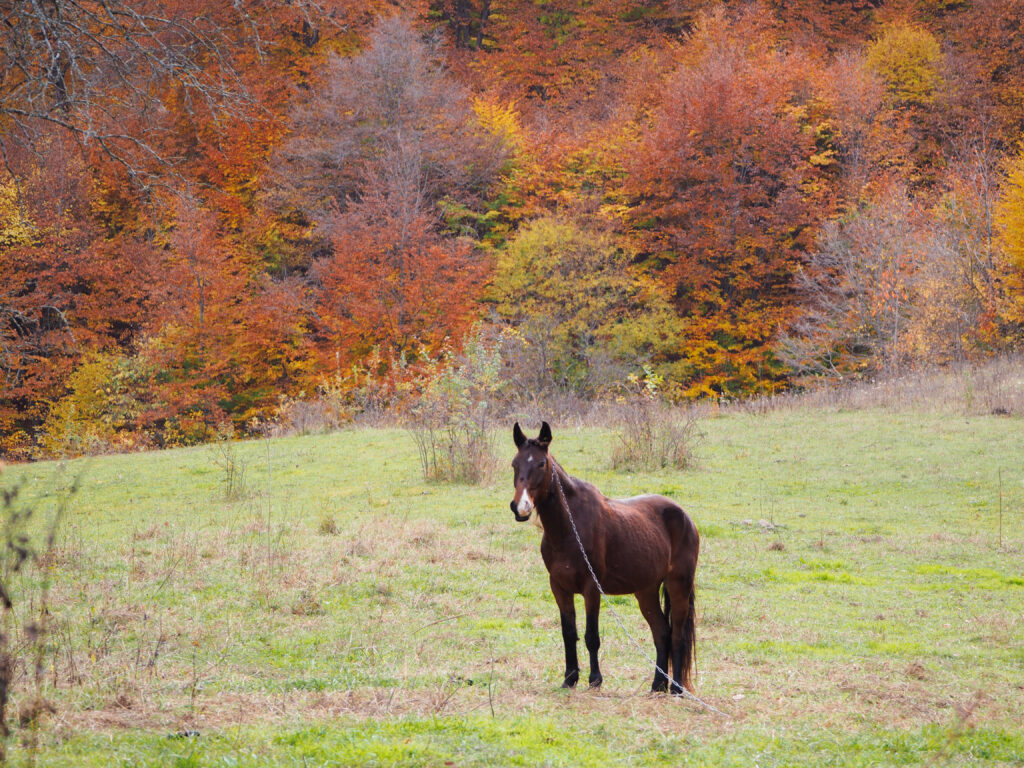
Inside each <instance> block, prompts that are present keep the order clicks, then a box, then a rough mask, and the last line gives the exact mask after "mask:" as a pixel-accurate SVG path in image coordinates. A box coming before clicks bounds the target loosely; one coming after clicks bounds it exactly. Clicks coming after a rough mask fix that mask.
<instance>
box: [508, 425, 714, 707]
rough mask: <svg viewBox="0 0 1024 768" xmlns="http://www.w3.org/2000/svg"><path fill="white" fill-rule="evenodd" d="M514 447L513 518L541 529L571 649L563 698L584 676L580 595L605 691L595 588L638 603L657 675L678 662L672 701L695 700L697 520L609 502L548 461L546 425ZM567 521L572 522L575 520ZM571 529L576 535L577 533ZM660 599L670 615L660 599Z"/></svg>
mask: <svg viewBox="0 0 1024 768" xmlns="http://www.w3.org/2000/svg"><path fill="white" fill-rule="evenodd" d="M512 439H513V440H514V441H515V444H516V448H518V449H519V452H518V453H517V454H516V457H515V459H513V461H512V468H513V470H514V472H515V475H514V483H515V497H514V499H513V500H512V504H511V507H512V513H513V514H514V515H515V518H516V520H518V521H519V522H525V521H527V520H529V519H530V517H531V515H532V514H533V513H534V512H536V516H535V518H534V521H535V522H536V523H537V524H538V525H539V526H540V527H541V528H542V529H543V531H544V536H543V538H542V539H541V542H540V553H541V557H543V558H544V565H546V566H547V569H548V574H549V577H550V582H551V591H552V593H553V594H554V596H555V603H556V604H557V605H558V610H559V612H560V613H561V618H562V639H563V640H564V641H565V681H564V682H563V683H562V686H563V687H564V688H571V687H573V686H575V685H576V682H577V681H578V680H579V676H580V665H579V660H578V658H577V656H576V643H577V641H578V640H579V637H578V635H577V634H576V605H575V598H574V596H575V595H577V594H582V595H583V603H584V607H585V609H586V613H587V627H586V631H585V632H584V635H583V637H584V640H585V642H586V644H587V650H588V651H589V652H590V686H591V687H592V688H596V687H597V686H599V685H601V680H602V678H601V670H600V667H599V666H598V663H597V650H598V648H599V647H600V645H601V640H600V638H599V636H598V628H597V617H598V612H599V610H600V608H601V593H600V590H599V589H598V586H597V584H595V583H594V577H593V576H592V575H591V573H590V570H589V569H588V568H587V562H586V561H585V560H584V557H583V555H582V553H581V551H580V543H579V541H582V543H583V549H584V550H585V551H586V557H587V560H589V561H590V565H591V567H592V568H593V570H594V575H596V577H597V580H598V581H599V582H600V584H601V587H603V589H604V591H605V593H607V594H609V595H624V594H628V593H632V594H634V595H636V599H637V602H638V603H639V604H640V611H641V612H642V613H643V615H644V618H645V619H647V623H648V624H649V625H650V627H651V634H652V635H653V636H654V647H655V650H656V653H657V666H658V668H660V670H664V671H666V672H667V671H668V658H669V652H670V651H671V655H672V677H673V681H672V692H673V693H681V692H682V691H683V689H684V688H685V689H686V690H689V691H692V690H693V684H692V683H691V680H690V675H691V671H692V669H693V658H694V653H695V651H696V645H697V643H696V636H695V634H694V626H693V619H694V616H693V614H694V576H695V575H696V571H697V554H698V552H699V550H700V536H699V535H698V534H697V527H696V526H695V525H694V524H693V520H691V519H690V516H689V515H688V514H686V512H684V511H683V510H682V508H680V507H679V505H678V504H676V503H675V502H673V501H671V500H670V499H667V498H665V497H664V496H656V495H653V494H651V495H647V496H637V497H635V498H632V499H608V498H605V496H604V495H603V494H602V493H601V492H600V491H598V490H597V488H595V487H594V486H593V485H591V484H590V483H586V482H583V481H582V480H578V479H576V478H575V477H571V476H570V475H569V474H567V473H566V472H565V470H563V469H562V468H561V467H560V466H559V465H558V463H557V462H556V461H555V460H554V458H553V457H552V456H551V455H550V454H549V453H548V446H549V445H550V444H551V428H550V427H549V426H548V423H547V422H544V423H543V424H542V426H541V428H540V434H539V435H538V436H537V438H536V439H532V438H530V439H528V438H527V437H526V436H525V435H524V434H523V431H522V430H521V429H520V428H519V424H518V423H516V425H515V427H514V428H513V429H512ZM570 514H571V518H570ZM573 524H575V527H576V531H578V535H579V541H577V534H576V533H574V531H573ZM659 589H660V590H661V592H662V594H663V595H664V600H665V607H664V610H663V609H662V607H661V604H660V602H659V600H658V591H659ZM668 682H669V681H668V678H667V677H666V675H665V674H662V672H661V671H659V670H658V669H656V670H655V673H654V683H653V684H652V686H651V690H652V691H664V690H666V689H667V688H668Z"/></svg>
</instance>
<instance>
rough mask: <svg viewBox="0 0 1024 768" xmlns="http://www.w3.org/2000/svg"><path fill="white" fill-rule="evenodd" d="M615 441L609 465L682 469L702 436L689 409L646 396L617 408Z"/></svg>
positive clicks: (688, 464) (687, 463) (625, 467)
mask: <svg viewBox="0 0 1024 768" xmlns="http://www.w3.org/2000/svg"><path fill="white" fill-rule="evenodd" d="M617 411H618V413H617V418H616V422H617V429H616V431H615V437H616V439H617V442H616V444H615V446H614V447H613V448H612V455H611V462H612V468H613V469H629V470H633V471H639V470H657V469H664V468H666V467H671V468H673V469H686V468H687V467H690V466H692V465H693V463H694V449H695V447H696V446H697V444H698V443H699V442H700V440H701V438H702V437H703V435H702V433H701V431H700V430H699V429H698V427H697V420H696V418H695V417H694V415H693V413H692V412H691V411H688V410H683V409H680V408H677V407H672V406H670V405H669V404H667V403H665V402H663V401H662V400H660V399H657V398H654V397H647V396H639V397H635V398H633V399H631V400H628V401H626V402H623V403H621V404H620V405H619V407H618V409H617Z"/></svg>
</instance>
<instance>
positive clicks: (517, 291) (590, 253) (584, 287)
mask: <svg viewBox="0 0 1024 768" xmlns="http://www.w3.org/2000/svg"><path fill="white" fill-rule="evenodd" d="M630 258H631V254H629V253H628V252H627V251H626V250H624V248H623V247H622V246H621V245H620V244H619V243H618V242H617V241H616V239H615V238H613V237H612V236H611V235H610V234H606V233H601V232H594V231H588V230H586V229H583V228H581V227H580V226H578V225H577V224H575V223H573V222H571V221H567V220H565V219H559V218H541V219H537V220H535V221H533V222H530V223H529V224H527V225H525V226H524V227H522V228H521V229H520V230H519V233H518V234H517V236H516V238H515V240H513V241H512V242H511V243H510V244H509V246H508V248H507V249H506V250H505V251H504V252H503V253H502V254H501V255H500V257H499V261H498V265H497V269H496V273H495V276H494V281H493V285H492V288H491V291H490V296H489V299H490V301H491V302H493V305H494V309H495V311H496V313H497V315H498V317H499V318H501V319H503V320H504V321H506V322H508V323H510V324H511V325H512V326H513V328H514V329H515V332H516V336H517V337H518V339H519V340H520V342H521V344H520V347H519V349H518V350H516V354H515V357H514V359H507V360H506V366H507V367H508V368H509V375H510V376H512V377H514V378H516V380H517V381H519V382H520V388H521V389H524V390H526V391H530V392H535V393H536V392H544V391H549V390H551V389H553V388H554V389H558V390H561V391H571V392H576V393H578V394H583V395H594V394H598V393H608V392H611V391H614V390H615V389H616V388H617V387H621V386H622V385H623V384H624V383H625V381H626V379H627V377H628V376H629V374H631V373H637V372H638V371H639V370H640V367H641V365H642V364H644V363H650V362H661V361H662V360H663V357H662V354H663V353H664V351H665V349H666V348H670V347H671V344H672V342H673V341H674V335H673V327H674V325H675V324H674V322H673V317H672V312H671V310H670V308H669V307H668V306H667V304H666V303H665V302H664V301H663V300H660V299H659V297H658V295H657V292H656V291H654V290H653V286H651V285H650V284H649V283H648V282H646V281H644V280H643V279H642V277H641V276H640V275H639V274H637V273H636V272H635V271H634V270H633V269H632V268H631V267H630V264H629V262H630ZM506 357H510V356H509V355H506Z"/></svg>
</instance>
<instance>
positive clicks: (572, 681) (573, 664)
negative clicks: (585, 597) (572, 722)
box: [551, 582, 580, 688]
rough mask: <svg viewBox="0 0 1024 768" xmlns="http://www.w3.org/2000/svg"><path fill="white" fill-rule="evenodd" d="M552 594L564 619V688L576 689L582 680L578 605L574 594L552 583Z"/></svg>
mask: <svg viewBox="0 0 1024 768" xmlns="http://www.w3.org/2000/svg"><path fill="white" fill-rule="evenodd" d="M551 593H552V594H553V595H554V596H555V605H557V606H558V612H559V614H561V617H562V642H564V643H565V679H564V680H563V681H562V687H563V688H574V687H575V686H576V683H577V682H578V681H579V679H580V662H579V658H578V657H577V656H576V643H577V641H578V640H579V636H578V635H577V634H576V603H575V596H574V595H573V593H572V592H569V591H567V590H564V589H562V588H561V587H558V586H556V585H555V584H554V582H552V583H551Z"/></svg>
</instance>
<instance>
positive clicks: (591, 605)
mask: <svg viewBox="0 0 1024 768" xmlns="http://www.w3.org/2000/svg"><path fill="white" fill-rule="evenodd" d="M583 607H584V609H585V610H586V613H587V628H586V630H585V631H584V632H583V640H584V642H586V644H587V651H588V652H589V653H590V681H589V682H590V687H591V688H599V687H601V681H602V680H603V678H602V677H601V667H600V666H599V665H598V663H597V651H598V649H599V648H600V647H601V635H600V633H599V632H598V622H597V617H598V614H599V613H600V612H601V593H600V592H598V591H597V587H595V586H590V587H588V588H587V589H584V590H583Z"/></svg>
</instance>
